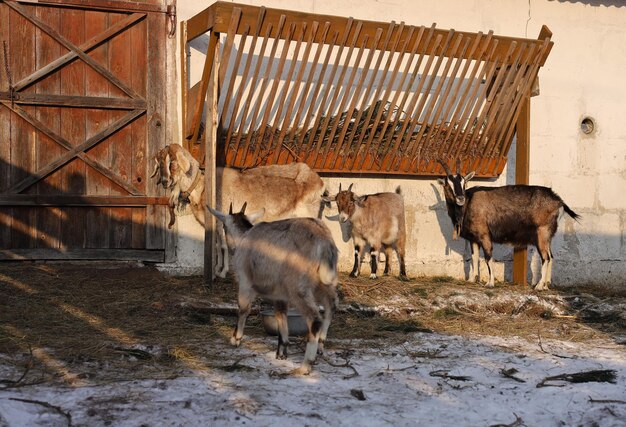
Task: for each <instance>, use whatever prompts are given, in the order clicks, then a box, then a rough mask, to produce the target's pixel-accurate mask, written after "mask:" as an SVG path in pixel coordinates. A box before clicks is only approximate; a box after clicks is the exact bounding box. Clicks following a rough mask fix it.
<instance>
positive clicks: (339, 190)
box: [339, 182, 341, 193]
mask: <svg viewBox="0 0 626 427" xmlns="http://www.w3.org/2000/svg"><path fill="white" fill-rule="evenodd" d="M339 192H340V193H341V182H340V183H339Z"/></svg>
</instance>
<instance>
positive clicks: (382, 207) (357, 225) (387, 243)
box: [323, 184, 406, 279]
mask: <svg viewBox="0 0 626 427" xmlns="http://www.w3.org/2000/svg"><path fill="white" fill-rule="evenodd" d="M323 199H324V200H325V201H327V202H337V209H338V210H339V220H340V221H341V222H346V221H350V224H351V226H352V231H351V233H352V239H353V240H354V267H353V268H352V272H351V273H350V276H352V277H357V276H358V275H359V274H360V273H361V261H362V259H363V253H364V250H365V246H366V245H369V246H370V248H371V252H370V255H371V274H370V278H372V279H375V278H376V271H377V266H378V254H379V253H380V250H381V249H384V250H385V270H384V274H389V271H390V260H391V254H392V250H395V251H396V253H397V255H398V262H399V264H400V276H401V277H406V268H405V264H404V253H405V244H406V227H405V219H404V199H403V198H402V195H401V192H400V187H398V188H397V189H396V192H395V193H378V194H369V195H365V196H357V195H356V194H354V193H353V192H352V184H350V186H349V187H348V189H347V190H345V191H342V190H341V184H339V192H338V193H337V194H336V195H335V196H333V197H324V198H323Z"/></svg>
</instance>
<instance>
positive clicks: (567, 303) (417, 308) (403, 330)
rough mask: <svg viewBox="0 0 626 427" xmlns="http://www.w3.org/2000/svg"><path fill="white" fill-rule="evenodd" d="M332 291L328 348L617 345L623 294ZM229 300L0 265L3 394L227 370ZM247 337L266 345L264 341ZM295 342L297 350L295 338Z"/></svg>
mask: <svg viewBox="0 0 626 427" xmlns="http://www.w3.org/2000/svg"><path fill="white" fill-rule="evenodd" d="M340 293H341V304H340V307H339V309H338V312H337V313H336V315H335V317H334V319H333V323H332V325H331V328H330V332H329V338H328V343H327V346H328V347H329V348H332V346H333V339H341V340H353V341H352V342H353V343H354V345H359V343H360V342H361V341H362V340H377V341H378V342H381V341H382V342H385V344H386V345H387V344H388V345H397V344H400V343H402V342H403V340H404V339H405V337H406V334H407V333H412V332H436V333H439V334H444V335H457V336H462V337H474V336H501V337H522V338H526V339H530V340H536V341H537V343H538V345H539V346H541V340H542V339H544V340H548V339H559V340H565V341H573V342H585V341H592V340H596V339H599V338H605V339H606V338H610V339H611V340H613V341H614V342H616V343H618V344H622V345H624V344H626V309H625V308H626V289H625V288H624V287H620V288H612V289H603V288H598V287H591V286H589V287H585V288H556V289H553V290H551V291H548V292H542V293H536V292H534V291H533V290H532V289H530V288H527V287H521V286H518V285H514V284H509V283H498V284H497V285H496V287H495V288H493V289H487V288H484V287H483V286H481V285H476V284H470V283H466V282H463V281H457V280H454V279H452V278H449V277H430V278H410V279H408V280H399V279H397V278H394V277H384V278H379V279H377V280H371V279H369V278H358V279H351V278H349V277H348V276H347V275H345V274H342V276H341V292H340ZM235 304H236V287H235V285H234V284H233V282H232V281H229V280H225V281H220V282H217V283H214V284H213V285H211V286H208V287H205V286H204V285H203V280H202V278H201V277H172V276H168V275H166V274H163V273H161V272H159V271H158V270H157V269H156V268H154V267H152V266H142V265H136V264H129V263H111V264H107V263H84V264H81V263H73V264H65V263H30V262H25V263H2V264H0V307H1V309H0V358H2V362H3V363H8V364H12V365H14V367H15V368H16V369H15V371H17V372H21V373H22V374H21V375H20V376H18V377H13V376H12V377H10V378H2V376H1V375H0V388H3V387H20V386H22V385H32V384H37V383H48V382H53V383H57V382H63V383H76V382H80V381H81V380H84V379H88V380H89V382H90V383H102V384H106V383H107V382H108V381H113V376H114V377H115V378H119V377H120V376H126V377H127V378H128V379H146V378H164V377H170V378H176V377H178V376H182V375H188V374H189V373H190V372H191V371H192V370H194V369H198V367H199V366H203V367H205V368H212V367H213V368H214V367H219V368H221V369H229V367H230V368H233V367H236V366H237V364H236V363H235V364H232V363H228V364H227V365H225V364H224V361H223V360H222V357H221V355H220V354H219V352H218V351H217V350H216V352H215V353H214V354H212V353H211V348H212V346H211V343H216V344H217V343H219V344H220V345H219V346H218V345H216V346H215V347H216V348H218V347H222V346H221V344H224V343H226V342H227V341H228V339H229V337H230V335H231V333H232V329H233V327H234V324H235V317H234V314H235ZM262 305H263V304H262V303H259V305H258V307H261V306H262ZM258 307H257V308H258ZM258 317H259V316H255V315H252V316H250V318H249V320H248V323H247V326H246V331H245V332H246V335H247V336H252V337H265V336H266V334H265V331H264V330H263V328H262V326H261V322H260V320H259V318H258ZM255 342H257V344H256V345H261V346H267V347H273V346H274V345H275V342H274V340H273V339H271V340H260V341H258V340H257V341H255ZM296 345H302V343H298V342H297V339H296ZM369 345H371V344H369ZM262 350H267V349H266V348H264V349H262ZM200 361H201V362H202V363H200Z"/></svg>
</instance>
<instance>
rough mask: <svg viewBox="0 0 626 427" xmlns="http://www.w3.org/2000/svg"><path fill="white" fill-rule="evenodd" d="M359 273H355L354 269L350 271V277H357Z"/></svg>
mask: <svg viewBox="0 0 626 427" xmlns="http://www.w3.org/2000/svg"><path fill="white" fill-rule="evenodd" d="M358 275H359V273H355V272H354V271H353V272H352V273H350V277H358Z"/></svg>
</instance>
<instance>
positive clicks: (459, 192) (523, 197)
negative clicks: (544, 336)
mask: <svg viewBox="0 0 626 427" xmlns="http://www.w3.org/2000/svg"><path fill="white" fill-rule="evenodd" d="M439 163H441V165H442V166H443V168H444V170H445V171H446V174H447V176H446V177H445V178H439V179H438V181H439V183H440V184H441V185H442V186H443V188H444V194H445V197H446V205H447V208H448V214H449V216H450V219H452V224H453V226H454V236H455V237H456V236H459V235H460V236H461V237H463V238H464V239H466V240H468V241H469V242H470V243H471V246H472V272H471V273H470V278H471V277H472V275H473V279H474V280H475V281H476V282H478V280H479V275H478V256H479V252H480V248H481V247H482V249H483V253H484V255H485V262H486V264H487V269H488V270H489V281H488V282H487V287H493V286H494V282H495V278H494V273H493V269H492V267H491V257H492V250H493V243H506V244H511V245H513V246H516V247H526V246H528V245H534V246H535V247H536V248H537V250H538V252H539V255H540V256H541V280H540V281H539V282H538V283H537V285H536V286H535V289H536V290H546V289H548V287H549V285H550V282H551V280H552V261H553V256H552V250H551V248H550V245H551V242H552V237H553V236H554V234H555V233H556V230H557V226H558V219H559V212H560V210H561V208H563V210H564V211H565V212H566V213H567V214H568V215H569V216H571V217H572V218H574V219H578V218H580V215H578V214H577V213H575V212H574V211H573V210H571V209H570V208H569V206H567V204H565V202H564V201H563V199H561V197H559V195H558V194H556V193H555V192H554V191H552V189H550V188H547V187H542V186H537V185H506V186H503V187H473V188H470V189H466V185H467V182H468V181H469V180H470V179H472V178H473V177H474V172H470V173H468V174H467V175H465V176H463V175H461V163H460V161H458V160H457V173H456V174H453V173H452V171H451V170H450V168H449V167H448V165H447V164H446V163H445V162H443V161H442V160H439Z"/></svg>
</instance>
